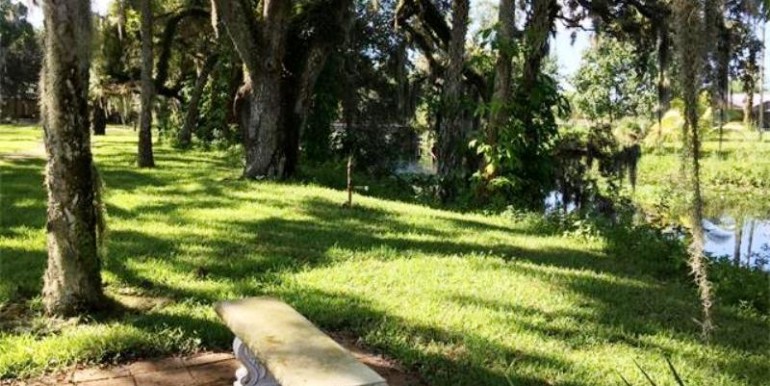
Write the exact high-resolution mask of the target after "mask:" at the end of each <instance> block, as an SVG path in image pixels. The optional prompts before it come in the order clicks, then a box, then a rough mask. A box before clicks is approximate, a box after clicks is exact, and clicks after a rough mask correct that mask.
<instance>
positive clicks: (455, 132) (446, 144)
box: [438, 0, 469, 202]
mask: <svg viewBox="0 0 770 386" xmlns="http://www.w3.org/2000/svg"><path fill="white" fill-rule="evenodd" d="M468 8H469V1H468V0H454V2H453V3H452V32H451V38H450V41H449V50H448V51H449V65H448V66H447V71H446V75H445V76H444V89H443V94H442V104H443V116H442V119H441V124H440V126H439V131H438V148H439V156H438V174H439V177H440V179H441V187H440V189H439V198H440V199H441V200H442V201H443V202H448V201H451V200H453V199H454V197H455V196H456V194H457V184H459V183H460V181H459V176H460V175H461V174H462V172H463V170H462V160H463V156H464V154H465V153H464V149H463V146H462V143H461V133H462V124H463V114H462V101H461V97H462V95H461V91H462V74H463V66H464V65H465V35H466V33H467V32H468Z"/></svg>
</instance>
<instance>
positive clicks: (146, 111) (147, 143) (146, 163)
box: [137, 0, 155, 168]
mask: <svg viewBox="0 0 770 386" xmlns="http://www.w3.org/2000/svg"><path fill="white" fill-rule="evenodd" d="M150 1H151V0H141V2H140V3H141V4H140V8H141V13H142V22H141V30H142V107H141V108H142V111H141V116H140V117H139V125H140V126H139V154H138V157H137V164H138V165H139V167H140V168H151V167H154V166H155V158H154V156H153V152H152V102H153V99H154V98H155V85H154V82H153V79H152V68H153V62H154V58H153V49H152V26H153V15H152V7H151V4H150Z"/></svg>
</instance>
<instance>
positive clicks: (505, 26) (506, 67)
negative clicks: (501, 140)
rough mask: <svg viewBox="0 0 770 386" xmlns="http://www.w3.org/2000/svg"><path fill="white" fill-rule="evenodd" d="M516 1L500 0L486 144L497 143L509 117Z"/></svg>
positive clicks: (492, 144)
mask: <svg viewBox="0 0 770 386" xmlns="http://www.w3.org/2000/svg"><path fill="white" fill-rule="evenodd" d="M515 8H516V1H515V0H500V9H499V16H498V24H499V27H498V31H497V40H498V53H497V63H496V64H495V86H494V87H495V88H494V91H493V94H492V115H491V117H490V119H489V126H488V129H487V144H488V145H490V146H496V145H497V138H498V134H499V132H500V129H501V128H502V127H503V126H504V125H505V123H506V121H507V120H508V117H509V108H508V104H509V103H510V99H511V71H512V70H511V68H512V65H513V63H512V60H513V49H514V47H513V41H514V33H515V32H516V23H515V17H516V16H515V15H516V9H515Z"/></svg>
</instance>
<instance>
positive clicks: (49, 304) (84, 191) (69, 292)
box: [41, 0, 103, 316]
mask: <svg viewBox="0 0 770 386" xmlns="http://www.w3.org/2000/svg"><path fill="white" fill-rule="evenodd" d="M43 15H44V20H45V30H46V32H45V37H44V42H45V59H44V62H45V63H44V69H43V72H42V76H41V96H42V103H41V109H42V116H43V128H44V131H45V145H46V152H47V154H48V165H47V168H46V187H47V189H48V221H47V226H46V229H47V239H48V267H47V269H46V272H45V277H44V282H45V283H44V286H43V303H44V305H45V310H46V312H47V313H48V314H54V315H63V316H68V315H73V314H76V313H79V312H82V311H86V310H90V309H94V308H96V307H97V306H99V305H100V303H101V302H102V298H103V297H102V281H101V276H100V269H101V264H100V259H99V254H98V248H97V242H98V240H97V225H98V223H99V221H98V219H99V209H98V205H97V203H98V197H97V195H96V193H95V192H96V190H95V186H96V180H97V176H96V175H95V168H94V165H93V160H92V157H91V147H90V146H91V133H90V126H89V119H88V114H89V108H88V107H89V106H88V85H89V70H90V50H91V45H90V42H91V4H90V2H89V1H88V0H59V1H53V0H46V1H44V2H43Z"/></svg>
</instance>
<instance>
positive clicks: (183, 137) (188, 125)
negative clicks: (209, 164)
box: [177, 55, 217, 148]
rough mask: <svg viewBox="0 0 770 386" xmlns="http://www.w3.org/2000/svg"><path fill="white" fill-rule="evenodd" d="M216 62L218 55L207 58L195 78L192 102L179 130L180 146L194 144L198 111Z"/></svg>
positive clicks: (184, 146) (185, 146) (188, 105)
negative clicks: (193, 138)
mask: <svg viewBox="0 0 770 386" xmlns="http://www.w3.org/2000/svg"><path fill="white" fill-rule="evenodd" d="M216 63H217V57H216V55H212V56H210V57H209V58H208V59H206V62H205V63H204V64H203V68H202V69H201V72H200V74H198V79H196V80H195V88H193V92H192V95H191V96H190V102H189V103H188V104H187V113H186V114H185V117H184V124H182V129H181V130H179V134H178V135H177V141H178V143H179V146H180V147H183V148H187V147H190V145H191V144H192V133H193V130H194V129H195V128H196V127H197V125H198V112H199V111H200V101H201V97H202V96H203V91H204V89H205V88H206V83H208V80H209V75H211V71H213V70H214V66H215V65H216Z"/></svg>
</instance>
